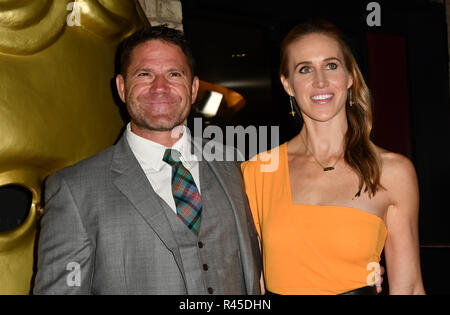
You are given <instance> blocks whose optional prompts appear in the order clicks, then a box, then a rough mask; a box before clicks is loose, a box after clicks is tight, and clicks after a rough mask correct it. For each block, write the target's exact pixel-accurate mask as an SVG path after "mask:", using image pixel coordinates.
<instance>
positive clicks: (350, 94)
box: [348, 89, 355, 107]
mask: <svg viewBox="0 0 450 315" xmlns="http://www.w3.org/2000/svg"><path fill="white" fill-rule="evenodd" d="M348 96H349V97H348V98H349V101H348V105H349V106H350V107H353V105H354V104H355V101H354V100H353V93H352V90H350V89H349V90H348Z"/></svg>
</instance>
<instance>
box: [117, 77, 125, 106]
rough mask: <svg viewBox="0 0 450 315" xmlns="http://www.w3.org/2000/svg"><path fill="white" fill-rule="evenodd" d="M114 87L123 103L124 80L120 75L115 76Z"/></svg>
mask: <svg viewBox="0 0 450 315" xmlns="http://www.w3.org/2000/svg"><path fill="white" fill-rule="evenodd" d="M116 86H117V92H118V93H119V96H120V99H121V100H122V102H124V103H125V79H124V77H123V76H122V75H121V74H118V75H117V76H116Z"/></svg>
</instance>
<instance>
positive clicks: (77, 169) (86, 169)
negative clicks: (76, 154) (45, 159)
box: [50, 146, 114, 180]
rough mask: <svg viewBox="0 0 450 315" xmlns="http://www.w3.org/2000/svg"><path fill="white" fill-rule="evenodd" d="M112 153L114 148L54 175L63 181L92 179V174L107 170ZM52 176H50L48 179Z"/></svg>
mask: <svg viewBox="0 0 450 315" xmlns="http://www.w3.org/2000/svg"><path fill="white" fill-rule="evenodd" d="M113 152H114V146H111V147H109V148H107V149H105V150H103V151H101V152H99V153H97V154H95V155H93V156H91V157H88V158H86V159H84V160H81V161H79V162H77V163H75V164H73V165H70V166H67V167H65V168H63V169H61V170H59V171H57V172H56V173H55V174H57V175H58V176H59V177H62V178H64V179H65V180H71V179H76V178H86V176H88V177H89V178H92V177H93V174H95V173H99V172H102V171H104V170H106V169H108V168H109V166H110V164H111V160H112V155H113ZM52 175H53V174H52ZM52 175H50V177H51V176H52Z"/></svg>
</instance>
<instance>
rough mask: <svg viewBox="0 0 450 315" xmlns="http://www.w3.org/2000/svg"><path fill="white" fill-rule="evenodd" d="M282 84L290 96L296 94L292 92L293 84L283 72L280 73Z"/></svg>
mask: <svg viewBox="0 0 450 315" xmlns="http://www.w3.org/2000/svg"><path fill="white" fill-rule="evenodd" d="M280 80H281V84H283V88H284V90H285V91H286V93H287V94H288V95H289V96H294V93H293V92H292V89H291V85H290V84H289V79H288V78H286V77H285V76H284V75H283V74H282V75H280Z"/></svg>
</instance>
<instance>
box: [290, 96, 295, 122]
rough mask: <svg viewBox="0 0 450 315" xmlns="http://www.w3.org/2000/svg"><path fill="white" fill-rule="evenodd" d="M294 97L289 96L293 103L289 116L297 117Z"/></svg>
mask: <svg viewBox="0 0 450 315" xmlns="http://www.w3.org/2000/svg"><path fill="white" fill-rule="evenodd" d="M294 101H295V99H294V97H293V96H289V102H290V103H291V112H290V113H289V114H291V115H292V117H294V116H295V111H294Z"/></svg>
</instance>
